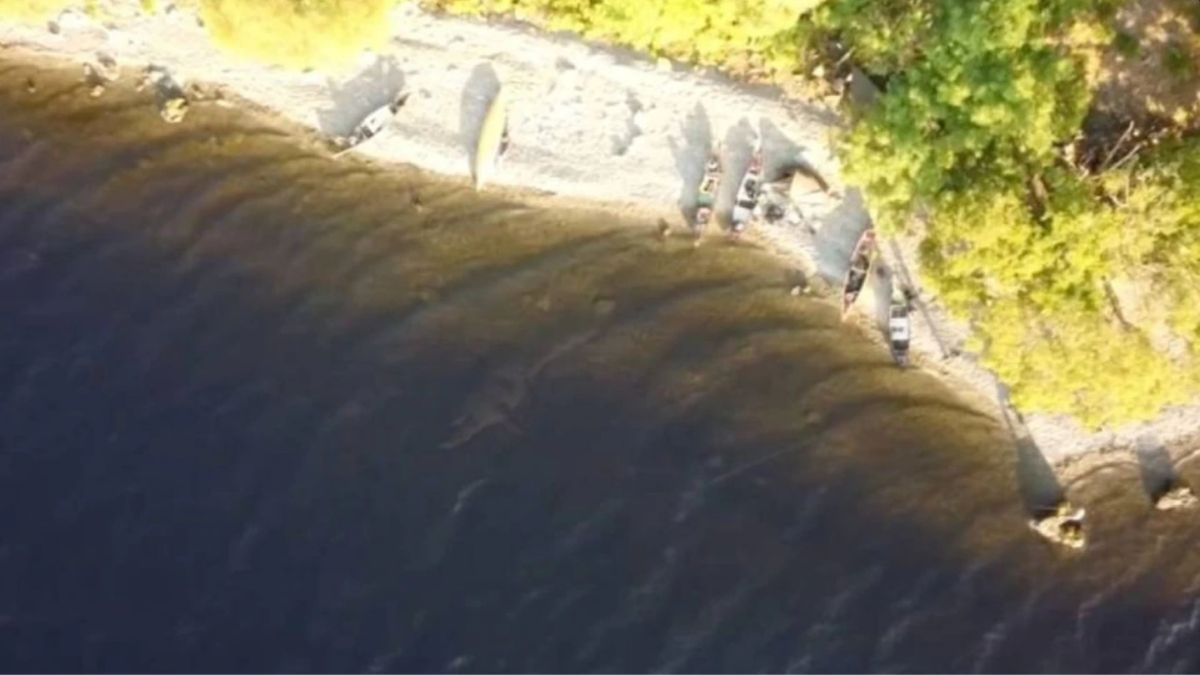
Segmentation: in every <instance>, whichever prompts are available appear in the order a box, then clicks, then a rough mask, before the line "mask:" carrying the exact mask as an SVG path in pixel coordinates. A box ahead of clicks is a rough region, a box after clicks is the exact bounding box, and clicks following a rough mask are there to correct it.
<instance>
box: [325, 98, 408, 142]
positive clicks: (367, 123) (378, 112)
mask: <svg viewBox="0 0 1200 675" xmlns="http://www.w3.org/2000/svg"><path fill="white" fill-rule="evenodd" d="M408 96H409V92H407V91H402V92H400V93H399V94H397V95H396V98H394V99H392V102H391V103H388V104H387V105H385V106H380V107H379V108H376V109H375V110H373V111H371V114H369V115H367V116H366V117H365V118H364V119H363V121H362V122H359V123H358V126H356V127H354V131H351V132H350V135H349V136H347V137H346V138H345V144H346V148H345V149H344V150H342V152H346V151H348V150H350V149H352V148H354V147H356V146H358V145H361V144H363V143H365V142H366V141H368V140H370V139H371V138H374V137H375V136H377V135H378V134H379V132H381V131H383V130H384V128H385V127H387V125H388V123H389V122H391V121H392V119H393V118H395V117H396V113H397V112H399V111H400V108H403V107H404V104H405V103H407V102H408ZM339 154H340V153H339Z"/></svg>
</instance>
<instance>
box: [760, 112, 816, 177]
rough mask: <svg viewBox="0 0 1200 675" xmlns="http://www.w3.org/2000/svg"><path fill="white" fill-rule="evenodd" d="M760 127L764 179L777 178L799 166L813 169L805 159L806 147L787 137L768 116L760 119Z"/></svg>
mask: <svg viewBox="0 0 1200 675" xmlns="http://www.w3.org/2000/svg"><path fill="white" fill-rule="evenodd" d="M758 129H759V132H760V133H761V134H762V148H763V179H764V180H765V181H767V182H771V181H773V180H777V179H778V178H779V177H780V176H781V175H783V174H784V173H785V172H787V171H789V170H792V169H794V168H795V167H797V166H803V167H805V168H806V169H808V170H810V171H812V170H814V168H813V167H812V165H810V164H809V163H808V161H807V160H805V159H804V157H803V155H804V149H803V148H801V147H800V146H799V145H797V144H796V143H794V142H793V141H792V139H790V138H788V137H787V134H785V133H783V131H781V130H780V128H779V127H777V126H775V123H774V122H772V121H771V120H770V119H768V118H766V117H760V118H759V120H758Z"/></svg>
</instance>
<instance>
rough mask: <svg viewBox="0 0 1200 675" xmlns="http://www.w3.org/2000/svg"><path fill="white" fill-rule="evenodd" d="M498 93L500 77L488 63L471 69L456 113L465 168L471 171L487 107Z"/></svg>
mask: <svg viewBox="0 0 1200 675" xmlns="http://www.w3.org/2000/svg"><path fill="white" fill-rule="evenodd" d="M498 93H500V77H499V76H498V75H497V74H496V69H495V68H493V67H492V64H490V63H480V64H479V65H477V66H475V67H474V68H472V69H471V75H470V76H469V77H468V78H467V83H466V84H465V85H464V86H463V91H462V101H461V104H460V105H459V113H458V134H459V138H461V139H462V144H463V152H464V153H465V154H466V160H467V167H468V170H471V159H472V157H474V155H475V146H476V145H478V144H479V133H480V130H481V129H480V127H481V126H482V125H483V118H484V116H486V115H487V111H488V106H490V105H491V103H492V100H493V99H495V98H496V94H498Z"/></svg>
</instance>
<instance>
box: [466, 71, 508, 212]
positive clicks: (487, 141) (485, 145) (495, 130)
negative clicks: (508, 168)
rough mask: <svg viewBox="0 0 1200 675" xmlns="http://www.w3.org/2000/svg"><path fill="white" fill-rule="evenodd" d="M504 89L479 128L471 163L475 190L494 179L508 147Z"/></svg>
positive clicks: (497, 96) (498, 94)
mask: <svg viewBox="0 0 1200 675" xmlns="http://www.w3.org/2000/svg"><path fill="white" fill-rule="evenodd" d="M505 99H506V96H505V92H504V87H503V86H501V87H500V89H499V90H498V91H497V92H496V97H495V98H493V99H492V103H491V106H489V107H488V111H487V115H486V116H484V118H483V125H482V126H481V127H480V128H479V144H478V145H476V146H475V159H474V161H473V162H471V175H472V177H474V179H475V189H476V190H478V189H479V188H481V187H483V185H484V183H486V182H487V180H488V179H489V178H491V177H492V173H493V171H494V170H495V168H496V164H497V163H498V162H499V160H500V157H501V155H503V154H504V151H505V150H506V149H507V145H508V111H507V107H508V106H507V101H506V100H505Z"/></svg>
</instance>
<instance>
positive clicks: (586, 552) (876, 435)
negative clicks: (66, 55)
mask: <svg viewBox="0 0 1200 675" xmlns="http://www.w3.org/2000/svg"><path fill="white" fill-rule="evenodd" d="M23 76H24V75H23V74H16V75H12V76H11V77H23ZM63 77H64V79H68V80H69V79H72V78H74V77H76V76H75V74H74V72H72V73H71V74H69V75H64V76H63ZM17 81H18V82H19V81H20V80H17ZM0 84H10V83H7V82H3V81H0ZM43 86H44V87H46V88H49V87H51V86H52V85H51V84H44V85H43ZM14 90H16V88H14V87H4V88H0V112H2V113H3V115H0V120H4V122H5V124H6V125H11V126H0V205H3V209H5V210H8V209H13V208H22V210H23V211H25V212H26V213H27V214H29V216H30V217H28V218H5V219H4V224H3V225H2V226H0V252H3V254H4V255H5V256H16V257H15V258H14V259H13V260H14V261H15V262H12V263H10V266H11V268H12V269H14V270H17V271H16V272H13V273H12V274H10V275H8V278H7V280H6V283H5V284H4V285H3V286H2V287H0V313H2V314H3V316H4V317H5V331H4V333H3V335H2V336H0V397H2V398H0V480H2V484H3V485H4V486H5V489H4V490H2V491H0V532H4V541H3V545H2V548H0V579H5V580H8V583H7V584H6V585H4V586H3V591H4V592H3V593H0V616H2V617H4V620H3V621H0V654H2V655H3V656H0V662H2V663H3V665H4V666H5V667H6V668H7V669H11V670H98V671H118V670H138V671H141V670H160V671H166V670H191V669H195V670H221V671H224V670H289V671H329V670H337V671H350V670H355V671H358V670H378V671H461V670H476V671H483V670H487V671H551V670H553V671H585V670H586V671H616V670H620V671H651V670H652V671H667V670H690V671H739V672H740V671H748V670H770V671H782V670H784V669H794V670H819V671H868V670H888V671H892V670H895V671H898V670H937V671H942V670H970V669H973V668H975V667H976V664H980V663H982V664H986V665H987V666H989V667H990V668H992V669H996V670H1046V669H1050V670H1121V669H1129V668H1130V667H1131V665H1136V664H1141V663H1143V660H1142V654H1141V651H1140V650H1141V649H1142V648H1145V646H1146V645H1148V644H1150V643H1151V641H1153V640H1155V639H1156V636H1157V635H1158V634H1159V633H1160V632H1161V633H1162V634H1163V635H1173V634H1175V632H1179V631H1172V630H1171V628H1172V626H1166V627H1161V626H1160V624H1159V623H1156V622H1155V619H1157V618H1158V617H1166V618H1172V617H1174V616H1175V615H1167V614H1164V613H1163V612H1162V611H1161V610H1160V608H1159V607H1158V606H1157V605H1156V604H1154V603H1155V601H1154V600H1149V599H1146V597H1145V596H1144V595H1143V594H1134V593H1126V594H1116V595H1112V596H1107V597H1104V598H1103V603H1101V604H1099V605H1095V604H1093V605H1086V607H1087V617H1086V620H1084V619H1081V618H1080V617H1079V614H1080V611H1081V610H1080V608H1081V607H1084V606H1085V602H1087V601H1089V600H1090V599H1091V598H1093V597H1094V588H1095V586H1097V585H1102V584H1103V583H1104V581H1105V578H1103V575H1102V574H1101V572H1099V571H1097V570H1101V571H1103V570H1104V569H1106V568H1105V567H1103V565H1105V564H1106V563H1105V561H1106V560H1110V559H1111V558H1109V557H1105V558H1104V559H1092V558H1083V559H1081V560H1078V561H1076V563H1075V566H1071V565H1068V564H1067V563H1064V562H1063V561H1061V560H1060V559H1058V558H1056V557H1055V556H1054V554H1053V553H1052V552H1049V551H1048V550H1046V548H1045V547H1042V546H1040V545H1039V544H1040V542H1038V541H1036V540H1035V539H1034V538H1033V536H1032V535H1031V534H1030V533H1029V532H1028V531H1027V529H1026V528H1025V527H1024V525H1023V522H1022V521H1023V520H1024V518H1023V515H1022V513H1021V509H1020V508H1019V507H1018V506H1017V505H1016V500H1015V499H1014V498H1013V493H1014V492H1015V490H1014V486H1013V481H1012V478H1011V476H1012V463H1013V462H1012V458H1011V457H1009V456H1007V455H1006V454H1005V453H1003V452H997V451H996V450H997V449H999V448H1003V447H1004V445H1003V444H1004V443H1005V436H1004V429H1003V427H1002V426H1001V425H1000V424H999V422H998V421H996V420H994V419H991V418H989V417H987V416H984V415H982V414H981V413H979V412H978V411H975V410H973V409H971V408H970V407H969V406H966V405H964V404H963V403H962V402H960V401H959V400H958V399H957V398H956V397H955V396H954V395H953V394H952V392H950V391H949V390H948V389H947V388H946V387H945V386H944V385H943V384H942V383H940V382H939V381H938V379H937V378H936V377H934V376H932V375H929V374H925V373H921V372H918V371H910V372H901V371H898V370H897V369H895V368H892V367H890V366H889V365H888V360H887V357H886V354H884V353H882V352H881V351H880V350H879V349H878V347H877V346H876V345H873V344H872V343H870V342H869V341H866V340H863V339H861V338H860V337H856V336H855V334H854V333H847V332H842V331H839V330H838V319H837V313H836V309H835V308H834V307H832V306H830V305H829V304H827V303H818V302H813V301H809V300H804V299H796V298H793V297H791V296H790V295H789V294H788V293H787V292H786V287H785V285H781V283H780V277H779V268H778V265H776V264H774V263H772V262H771V260H770V259H769V258H767V257H765V256H761V255H759V254H757V253H754V252H752V251H750V252H746V251H738V252H735V253H736V254H734V253H731V252H730V251H729V250H728V249H726V250H717V249H715V248H713V249H710V248H701V249H699V250H693V249H691V247H690V246H689V245H687V244H686V243H680V245H679V246H673V243H672V242H669V241H668V242H666V243H663V242H658V241H654V240H652V239H651V238H650V237H646V236H644V234H643V233H642V231H641V230H639V229H638V228H639V227H641V226H644V223H629V222H624V223H622V222H618V221H617V220H616V219H614V218H613V217H612V216H611V215H609V214H603V213H590V212H586V211H578V210H575V211H572V210H569V209H567V208H566V207H564V208H563V209H560V210H556V211H545V212H541V211H534V210H532V209H522V208H521V207H520V205H518V204H514V203H512V202H506V201H502V200H500V199H499V198H496V197H493V196H485V197H477V196H474V195H473V193H471V191H470V190H469V189H466V188H464V187H462V186H457V185H455V184H451V183H438V182H434V181H429V180H428V179H424V178H421V177H420V176H418V175H417V174H415V173H414V172H411V171H406V170H402V169H398V170H396V171H388V172H378V173H365V174H354V175H341V174H338V173H336V172H338V171H344V170H345V167H344V164H345V163H337V164H334V163H306V162H297V163H289V164H287V165H286V166H281V167H278V168H276V169H274V170H262V169H261V167H260V168H259V169H256V170H255V171H254V172H253V173H251V174H247V175H232V176H229V177H222V171H221V169H222V168H223V167H227V166H228V165H229V163H231V162H236V161H238V160H237V158H239V157H242V156H243V155H244V154H245V153H248V152H253V153H254V154H255V156H270V155H271V154H272V153H279V154H281V155H287V154H288V153H291V152H294V150H292V149H291V148H292V145H291V142H290V141H287V140H285V139H281V138H279V137H278V136H271V135H266V134H259V135H250V136H248V137H246V138H244V139H241V140H239V141H237V142H236V144H235V146H234V147H220V146H216V145H209V144H206V143H196V142H193V141H191V140H189V141H186V142H181V144H180V145H179V146H176V147H170V146H167V145H164V146H163V147H162V148H161V149H160V151H159V152H157V153H155V154H154V155H153V156H147V157H144V158H143V160H144V161H139V162H130V163H128V164H125V165H120V166H117V167H116V168H114V169H113V170H112V171H113V172H115V174H114V175H111V176H106V178H105V179H104V180H95V179H88V178H87V177H88V176H90V175H91V173H92V172H95V171H96V170H97V167H100V170H103V171H105V172H106V173H108V167H107V166H105V164H104V162H103V159H104V158H105V157H107V156H108V155H109V154H110V153H112V152H113V151H114V150H119V143H117V142H118V140H119V141H120V142H122V143H137V142H138V138H137V134H132V133H131V134H130V135H129V136H121V135H119V134H114V133H105V132H106V130H109V129H110V128H111V129H125V130H130V129H136V128H138V125H139V124H140V123H141V122H140V121H139V120H141V119H142V118H141V117H139V115H144V116H145V119H148V120H149V124H151V125H152V128H154V129H159V128H160V123H159V122H158V121H157V119H156V118H155V117H154V111H153V107H152V105H151V103H150V102H149V101H147V105H146V108H145V111H144V112H142V113H137V112H134V111H132V109H131V111H130V112H127V113H121V114H120V115H116V116H114V117H104V116H96V117H92V118H87V119H86V120H84V121H81V122H79V123H78V126H77V127H75V128H74V129H73V131H74V133H75V134H76V135H75V136H70V135H67V134H59V135H57V136H56V135H53V134H46V133H43V129H44V128H45V127H46V126H48V125H52V124H54V123H55V122H56V121H57V120H58V119H59V118H58V117H56V115H58V114H60V112H59V111H57V110H56V109H55V108H48V109H46V110H44V111H42V110H34V111H29V110H27V109H26V108H25V107H22V106H21V105H20V104H14V103H12V102H11V100H9V99H8V98H6V96H7V94H5V93H3V92H12V91H14ZM82 98H84V99H85V100H87V99H86V97H85V96H84V97H82ZM222 115H226V117H220V116H222ZM239 119H240V118H238V117H237V116H236V114H234V113H226V112H221V111H219V110H210V111H196V112H195V116H194V117H193V116H189V118H188V123H189V124H199V123H201V122H202V121H203V120H208V121H209V122H210V123H212V124H214V125H215V126H217V127H222V125H223V129H224V131H225V132H226V133H225V135H226V136H227V137H229V138H233V137H234V136H236V135H237V134H236V131H235V130H236V129H237V128H238V126H237V125H238V124H240V123H242V122H240V121H239ZM21 129H25V130H28V131H29V133H30V137H26V136H23V135H22V134H21V133H20V130H21ZM162 133H164V134H184V133H186V130H185V129H182V128H179V129H170V130H166V131H163V132H162ZM113 144H117V146H116V147H114V145H113ZM242 161H244V160H242ZM198 166H205V167H206V169H205V171H209V172H211V180H213V181H222V180H227V181H229V182H230V183H234V184H235V186H236V189H234V188H230V187H228V186H226V185H224V184H221V185H219V186H217V187H212V186H209V185H202V184H200V185H198V184H197V182H196V181H197V180H198V179H197V178H196V174H195V171H196V170H197V167H198ZM60 180H61V181H63V184H64V185H67V186H78V194H72V199H71V202H70V204H69V205H68V206H65V207H63V208H60V209H51V210H48V211H45V212H43V211H40V210H38V209H28V208H25V207H23V204H22V200H25V199H28V198H29V195H30V194H31V193H30V188H31V186H39V187H40V190H41V192H40V193H36V194H39V195H41V197H42V199H41V200H40V202H39V203H42V204H46V203H54V201H53V199H52V197H53V195H54V192H55V190H58V189H60V186H59V183H58V181H60ZM249 185H256V186H258V188H260V192H261V193H262V194H264V195H269V197H267V198H252V196H251V195H248V194H246V193H245V192H244V190H245V189H246V188H247V186H249ZM415 191H419V192H420V193H421V194H422V195H424V196H425V197H424V199H425V203H426V204H429V205H431V206H430V208H428V209H427V210H425V211H423V212H420V213H418V212H417V211H416V210H415V207H414V206H413V205H412V202H411V201H410V200H408V199H397V200H381V199H370V198H369V197H370V196H372V195H378V194H401V195H404V194H408V193H410V192H415ZM231 192H232V194H233V196H232V197H231V196H230V193H231ZM312 193H315V196H310V195H311V194H312ZM205 195H209V196H205ZM209 200H212V201H214V202H216V204H217V205H216V206H214V207H211V208H206V206H207V202H208V201H209ZM183 202H189V203H192V205H191V206H190V207H189V208H187V209H183V210H180V209H174V208H172V207H173V206H174V205H178V204H180V203H183ZM434 207H436V208H434ZM147 214H149V215H147ZM206 214H207V215H206ZM322 214H323V215H322ZM606 242H607V244H606ZM606 245H610V246H611V248H609V249H606V248H605V246H606ZM22 251H36V252H37V256H38V262H37V264H36V265H30V264H27V263H24V262H21V256H22V253H21V252H22ZM10 252H13V253H10ZM506 267H507V268H508V269H509V270H510V273H509V274H507V275H506V274H503V273H502V270H504V269H505V268H506ZM464 425H467V428H469V429H470V431H467V432H463V431H462V428H463V427H464ZM472 425H473V426H472ZM459 434H464V435H463V436H462V442H461V443H457V444H455V443H454V442H453V441H455V439H456V437H457V436H458V435H459ZM450 445H453V446H454V447H443V446H450ZM1022 461H1023V460H1022ZM1024 471H1025V470H1024V469H1022V472H1024ZM1019 473H1020V472H1019ZM1047 570H1051V571H1052V572H1053V575H1054V576H1053V578H1052V579H1047V578H1046V574H1047V572H1046V571H1047ZM1085 572H1086V574H1085ZM1089 574H1092V575H1095V576H1097V577H1100V578H1099V579H1098V580H1096V581H1093V580H1091V578H1090V577H1089V576H1088V575H1089ZM1146 577H1147V578H1154V577H1153V576H1152V575H1149V574H1146ZM1122 617H1135V618H1137V619H1138V620H1139V621H1138V622H1137V623H1136V624H1132V623H1128V622H1125V623H1123V621H1124V619H1122ZM1164 620H1165V619H1164ZM1063 626H1071V627H1073V628H1074V629H1075V632H1074V633H1072V634H1071V637H1072V638H1073V637H1074V636H1077V635H1078V636H1082V638H1086V639H1089V640H1095V639H1097V636H1102V635H1105V634H1106V631H1110V630H1113V629H1114V627H1116V628H1120V629H1121V631H1122V632H1121V633H1120V634H1121V636H1122V639H1123V640H1124V641H1125V642H1123V644H1129V645H1131V646H1130V647H1128V648H1127V649H1124V650H1116V651H1104V652H1092V651H1087V650H1079V649H1076V648H1075V647H1074V645H1073V643H1070V640H1069V639H1068V640H1064V638H1063V636H1064V632H1063V630H1062V628H1063ZM1189 631H1192V632H1194V630H1193V629H1184V630H1183V631H1182V632H1183V633H1185V634H1187V633H1188V632H1189ZM1082 638H1081V639H1082ZM1189 644H1192V643H1189ZM1135 652H1136V653H1135ZM1155 653H1163V654H1169V655H1170V658H1171V659H1172V660H1171V661H1170V662H1164V661H1161V660H1155V659H1149V660H1146V661H1145V663H1148V664H1149V667H1148V668H1146V669H1155V668H1156V667H1157V666H1164V665H1170V666H1173V667H1174V666H1177V665H1179V664H1180V663H1182V665H1183V666H1188V665H1193V666H1194V665H1195V663H1196V660H1195V650H1194V648H1190V647H1189V646H1188V645H1182V646H1176V647H1173V648H1171V645H1167V648H1163V649H1161V650H1159V651H1158V652H1155ZM1047 664H1049V667H1047ZM1183 669H1187V668H1186V667H1185V668H1183Z"/></svg>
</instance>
